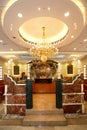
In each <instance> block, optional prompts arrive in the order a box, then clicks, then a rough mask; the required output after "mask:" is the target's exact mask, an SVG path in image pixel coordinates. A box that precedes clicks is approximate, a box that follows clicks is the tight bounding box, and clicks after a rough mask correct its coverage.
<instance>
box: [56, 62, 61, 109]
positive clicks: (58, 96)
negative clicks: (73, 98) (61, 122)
mask: <svg viewBox="0 0 87 130" xmlns="http://www.w3.org/2000/svg"><path fill="white" fill-rule="evenodd" d="M56 108H62V80H61V68H60V63H58V79H57V80H56Z"/></svg>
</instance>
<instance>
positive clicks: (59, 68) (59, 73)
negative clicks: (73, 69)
mask: <svg viewBox="0 0 87 130" xmlns="http://www.w3.org/2000/svg"><path fill="white" fill-rule="evenodd" d="M58 79H61V66H60V63H58Z"/></svg>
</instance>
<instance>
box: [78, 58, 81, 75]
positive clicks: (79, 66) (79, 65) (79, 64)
mask: <svg viewBox="0 0 87 130" xmlns="http://www.w3.org/2000/svg"><path fill="white" fill-rule="evenodd" d="M80 68H81V63H80V60H78V75H80Z"/></svg>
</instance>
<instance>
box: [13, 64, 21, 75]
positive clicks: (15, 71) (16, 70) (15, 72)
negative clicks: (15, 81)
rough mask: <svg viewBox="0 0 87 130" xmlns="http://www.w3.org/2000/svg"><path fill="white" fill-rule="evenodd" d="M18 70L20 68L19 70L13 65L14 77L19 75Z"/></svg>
mask: <svg viewBox="0 0 87 130" xmlns="http://www.w3.org/2000/svg"><path fill="white" fill-rule="evenodd" d="M19 69H20V68H19V66H18V65H15V66H14V75H19V73H20V72H19V71H20V70H19Z"/></svg>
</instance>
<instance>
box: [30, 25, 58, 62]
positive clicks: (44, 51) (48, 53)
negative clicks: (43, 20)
mask: <svg viewBox="0 0 87 130" xmlns="http://www.w3.org/2000/svg"><path fill="white" fill-rule="evenodd" d="M42 31H43V35H42V42H41V43H37V44H36V45H34V46H33V47H32V48H31V49H30V54H31V55H33V57H37V58H40V59H41V61H43V62H45V61H47V59H48V58H53V57H54V56H55V55H56V54H58V51H59V49H58V48H56V47H55V46H54V44H52V43H49V42H47V41H46V39H45V27H42Z"/></svg>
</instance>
